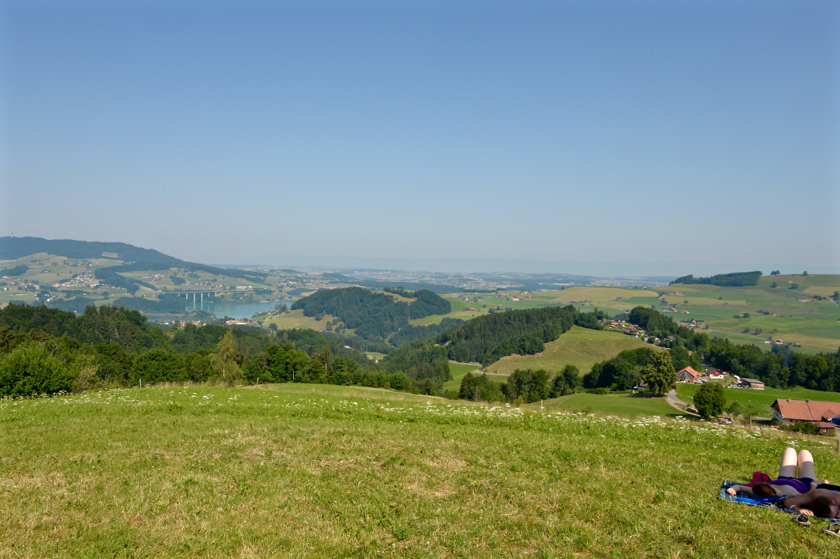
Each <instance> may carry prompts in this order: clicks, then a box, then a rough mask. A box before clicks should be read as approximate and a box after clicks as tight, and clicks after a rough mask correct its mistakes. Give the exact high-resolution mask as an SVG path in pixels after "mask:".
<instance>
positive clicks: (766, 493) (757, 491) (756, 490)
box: [752, 482, 776, 497]
mask: <svg viewBox="0 0 840 559" xmlns="http://www.w3.org/2000/svg"><path fill="white" fill-rule="evenodd" d="M752 489H753V495H758V496H759V497H775V496H776V491H775V490H774V489H773V486H772V485H770V484H769V483H763V482H762V483H756V484H755V485H753V488H752Z"/></svg>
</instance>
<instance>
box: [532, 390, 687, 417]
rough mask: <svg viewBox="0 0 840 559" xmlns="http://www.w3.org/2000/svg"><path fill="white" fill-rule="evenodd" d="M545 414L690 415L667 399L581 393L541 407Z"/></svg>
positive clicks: (638, 395)
mask: <svg viewBox="0 0 840 559" xmlns="http://www.w3.org/2000/svg"><path fill="white" fill-rule="evenodd" d="M526 408H527V409H531V410H534V411H539V410H540V403H539V402H537V403H534V404H528V405H527V406H526ZM542 409H543V410H544V411H546V412H556V411H568V412H574V413H580V412H583V413H598V414H603V415H615V416H624V417H638V416H642V415H646V416H661V417H681V416H686V415H687V414H685V413H683V412H681V411H680V410H678V409H676V408H674V407H672V406H670V405H669V404H668V402H666V401H665V398H656V397H650V396H643V395H640V394H603V395H602V394H587V393H583V392H581V393H578V394H571V395H569V396H563V397H561V398H554V399H551V400H546V401H545V402H543V403H542Z"/></svg>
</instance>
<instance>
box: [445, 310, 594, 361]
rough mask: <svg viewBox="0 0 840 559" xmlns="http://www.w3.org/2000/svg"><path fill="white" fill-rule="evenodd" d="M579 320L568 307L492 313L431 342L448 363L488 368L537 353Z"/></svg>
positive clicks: (577, 315) (452, 329)
mask: <svg viewBox="0 0 840 559" xmlns="http://www.w3.org/2000/svg"><path fill="white" fill-rule="evenodd" d="M579 318H580V312H579V311H578V310H577V309H576V308H575V307H573V306H571V305H568V306H566V307H544V308H540V309H526V310H516V311H508V312H504V313H495V314H490V315H486V316H480V317H478V318H475V319H473V320H470V321H469V322H467V323H465V324H462V325H461V326H457V327H455V328H451V329H450V330H447V331H446V332H444V333H443V334H441V335H440V336H439V337H438V338H437V339H436V340H435V342H436V343H438V344H440V345H441V346H444V347H446V352H447V355H448V356H449V359H452V360H454V361H460V362H464V363H472V362H477V363H481V364H484V365H489V364H490V363H494V362H496V361H498V360H499V359H501V358H502V357H504V356H506V355H513V354H514V353H515V354H519V355H533V354H534V353H539V352H541V351H542V350H543V349H544V348H545V343H546V342H552V341H554V340H556V339H557V338H558V337H559V336H560V334H562V333H563V332H565V331H567V330H568V329H569V328H571V327H572V326H573V325H574V324H575V322H576V320H578V319H579ZM595 323H596V324H597V320H595Z"/></svg>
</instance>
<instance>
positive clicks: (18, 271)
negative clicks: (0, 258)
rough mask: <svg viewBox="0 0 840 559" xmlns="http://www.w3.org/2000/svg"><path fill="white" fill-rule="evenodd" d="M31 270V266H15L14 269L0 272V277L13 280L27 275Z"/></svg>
mask: <svg viewBox="0 0 840 559" xmlns="http://www.w3.org/2000/svg"><path fill="white" fill-rule="evenodd" d="M28 270H29V266H24V265H21V266H15V267H13V268H3V269H2V270H0V276H6V277H10V278H13V277H15V276H20V275H23V274H25V273H26V272H27V271H28Z"/></svg>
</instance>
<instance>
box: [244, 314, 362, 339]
mask: <svg viewBox="0 0 840 559" xmlns="http://www.w3.org/2000/svg"><path fill="white" fill-rule="evenodd" d="M257 318H259V319H260V320H264V322H263V326H265V327H266V328H267V327H268V326H269V325H270V324H276V325H277V327H278V328H279V329H280V330H291V329H292V328H306V329H309V330H315V331H316V332H318V331H319V330H323V329H325V328H326V327H327V322H329V321H331V320H338V319H337V318H336V317H334V316H333V315H331V314H326V315H324V318H322V319H321V320H317V319H315V317H313V316H303V309H297V310H294V311H286V312H284V313H282V314H279V315H276V314H274V315H263V316H261V317H257ZM346 332H347V333H348V334H350V333H352V332H353V330H347V331H346Z"/></svg>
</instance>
